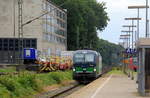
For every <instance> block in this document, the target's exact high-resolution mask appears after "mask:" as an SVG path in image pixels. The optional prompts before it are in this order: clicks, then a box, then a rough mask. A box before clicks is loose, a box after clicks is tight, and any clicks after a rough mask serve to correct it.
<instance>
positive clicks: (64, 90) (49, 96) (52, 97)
mask: <svg viewBox="0 0 150 98" xmlns="http://www.w3.org/2000/svg"><path fill="white" fill-rule="evenodd" d="M83 86H84V85H80V84H79V83H77V82H74V83H72V84H71V85H68V86H64V87H61V88H59V89H55V90H52V91H48V92H45V93H43V94H41V95H38V96H35V97H34V98H64V97H66V96H68V95H70V94H72V93H73V92H75V91H77V90H79V89H80V88H82V87H83Z"/></svg>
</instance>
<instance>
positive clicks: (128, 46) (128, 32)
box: [121, 30, 132, 48]
mask: <svg viewBox="0 0 150 98" xmlns="http://www.w3.org/2000/svg"><path fill="white" fill-rule="evenodd" d="M121 32H123V33H127V34H128V35H130V32H132V31H124V30H122V31H121ZM127 41H128V45H127V48H130V36H129V38H128V39H127Z"/></svg>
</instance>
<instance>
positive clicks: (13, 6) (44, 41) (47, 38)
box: [0, 0, 67, 63]
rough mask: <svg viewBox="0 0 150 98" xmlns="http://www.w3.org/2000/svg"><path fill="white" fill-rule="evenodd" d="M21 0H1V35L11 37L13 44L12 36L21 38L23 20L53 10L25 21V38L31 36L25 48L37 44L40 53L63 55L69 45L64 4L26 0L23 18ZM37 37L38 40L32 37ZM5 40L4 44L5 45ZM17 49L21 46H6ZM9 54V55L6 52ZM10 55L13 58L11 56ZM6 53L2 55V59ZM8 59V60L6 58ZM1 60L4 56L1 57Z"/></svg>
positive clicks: (24, 1) (47, 55)
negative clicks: (62, 52) (61, 6)
mask: <svg viewBox="0 0 150 98" xmlns="http://www.w3.org/2000/svg"><path fill="white" fill-rule="evenodd" d="M18 1H19V0H1V1H0V39H2V40H4V39H5V40H6V39H7V40H8V41H6V42H5V44H6V43H7V44H8V45H5V46H6V47H7V46H8V48H9V46H10V45H9V42H11V41H10V39H11V40H14V44H13V45H12V46H13V47H15V46H16V45H15V40H17V39H18V36H19V30H18V27H19V26H18V25H19V21H22V24H24V23H26V22H28V21H30V20H32V19H34V18H36V17H38V16H41V15H42V14H44V13H46V12H49V13H48V14H46V15H44V16H43V17H41V18H39V19H36V20H35V21H32V22H31V23H28V24H26V25H24V26H23V27H22V28H23V36H22V37H23V38H24V39H27V40H28V41H27V40H25V41H24V44H28V43H29V44H31V45H29V44H28V45H24V48H37V50H38V51H39V54H40V56H42V57H43V56H44V57H49V56H52V55H58V56H59V55H60V52H61V51H65V50H66V49H67V13H66V11H64V10H63V9H62V8H60V7H58V6H57V5H55V4H54V3H52V2H51V1H50V0H22V1H23V2H22V20H19V14H18V10H19V7H18V5H19V4H18ZM32 39H34V41H33V40H32ZM1 44H2V45H1ZM0 46H1V47H2V46H4V41H1V40H0ZM2 50H3V51H4V50H5V49H4V48H3V47H2V49H1V48H0V52H2V53H3V51H2ZM7 51H9V52H10V51H12V53H13V51H15V52H17V50H15V48H14V49H12V50H9V49H7V50H5V52H7ZM5 56H7V55H5ZM11 56H12V55H11V53H10V55H8V57H6V58H9V57H11ZM1 58H2V57H1V56H0V59H1ZM6 62H7V61H6ZM0 63H1V60H0Z"/></svg>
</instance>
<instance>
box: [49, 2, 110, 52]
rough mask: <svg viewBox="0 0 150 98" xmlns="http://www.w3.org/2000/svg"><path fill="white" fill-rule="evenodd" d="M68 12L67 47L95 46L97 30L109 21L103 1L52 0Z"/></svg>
mask: <svg viewBox="0 0 150 98" xmlns="http://www.w3.org/2000/svg"><path fill="white" fill-rule="evenodd" d="M52 1H53V2H54V3H56V4H57V5H60V4H62V3H64V2H66V3H65V5H64V6H63V7H62V8H64V9H67V14H68V18H67V19H68V20H67V22H68V34H67V35H68V49H69V50H76V49H83V48H95V47H96V43H97V42H98V37H97V30H100V31H102V30H103V29H104V28H105V27H106V26H107V23H108V21H109V18H108V16H107V13H106V11H105V9H106V7H105V3H98V2H96V0H52Z"/></svg>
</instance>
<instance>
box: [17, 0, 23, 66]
mask: <svg viewBox="0 0 150 98" xmlns="http://www.w3.org/2000/svg"><path fill="white" fill-rule="evenodd" d="M22 4H23V0H18V38H19V41H18V43H19V44H18V49H19V64H23V25H22V24H23V17H22V10H23V9H22Z"/></svg>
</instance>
